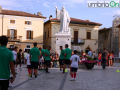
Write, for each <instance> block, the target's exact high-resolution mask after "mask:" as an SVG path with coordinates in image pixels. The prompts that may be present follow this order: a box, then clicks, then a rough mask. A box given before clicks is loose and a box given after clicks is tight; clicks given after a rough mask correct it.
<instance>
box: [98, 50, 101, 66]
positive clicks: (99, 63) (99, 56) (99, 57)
mask: <svg viewBox="0 0 120 90" xmlns="http://www.w3.org/2000/svg"><path fill="white" fill-rule="evenodd" d="M101 57H102V54H101V52H99V54H98V59H99V61H98V66H100V65H101Z"/></svg>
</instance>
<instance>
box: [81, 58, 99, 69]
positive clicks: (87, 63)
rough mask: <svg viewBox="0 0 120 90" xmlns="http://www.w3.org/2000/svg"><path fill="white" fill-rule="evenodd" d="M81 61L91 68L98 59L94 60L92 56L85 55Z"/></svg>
mask: <svg viewBox="0 0 120 90" xmlns="http://www.w3.org/2000/svg"><path fill="white" fill-rule="evenodd" d="M82 63H83V64H85V66H86V68H87V69H92V68H93V67H94V65H95V64H97V63H98V61H95V60H93V58H92V57H89V56H87V57H86V60H84V61H82Z"/></svg>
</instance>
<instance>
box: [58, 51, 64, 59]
mask: <svg viewBox="0 0 120 90" xmlns="http://www.w3.org/2000/svg"><path fill="white" fill-rule="evenodd" d="M64 54H65V50H61V52H60V58H59V59H64Z"/></svg>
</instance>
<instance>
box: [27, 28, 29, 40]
mask: <svg viewBox="0 0 120 90" xmlns="http://www.w3.org/2000/svg"><path fill="white" fill-rule="evenodd" d="M26 39H29V30H27V36H26Z"/></svg>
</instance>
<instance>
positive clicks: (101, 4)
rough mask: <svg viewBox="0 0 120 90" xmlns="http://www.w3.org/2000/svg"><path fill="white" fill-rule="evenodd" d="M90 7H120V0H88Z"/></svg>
mask: <svg viewBox="0 0 120 90" xmlns="http://www.w3.org/2000/svg"><path fill="white" fill-rule="evenodd" d="M87 7H88V8H119V7H120V1H87Z"/></svg>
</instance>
